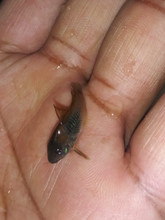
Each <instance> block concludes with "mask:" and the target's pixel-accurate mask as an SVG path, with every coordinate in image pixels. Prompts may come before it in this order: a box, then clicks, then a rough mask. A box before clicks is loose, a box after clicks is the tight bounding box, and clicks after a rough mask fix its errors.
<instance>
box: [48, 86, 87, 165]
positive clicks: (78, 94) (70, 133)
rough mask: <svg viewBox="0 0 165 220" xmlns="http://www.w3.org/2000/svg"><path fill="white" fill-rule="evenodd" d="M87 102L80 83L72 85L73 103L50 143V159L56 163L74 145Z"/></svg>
mask: <svg viewBox="0 0 165 220" xmlns="http://www.w3.org/2000/svg"><path fill="white" fill-rule="evenodd" d="M84 107H85V102H84V97H83V94H82V89H81V86H80V85H79V84H73V85H72V103H71V105H70V107H69V109H68V110H67V111H66V112H65V113H64V114H63V117H62V119H60V122H59V124H58V126H57V127H56V129H55V131H54V132H53V134H52V136H51V137H50V140H49V143H48V160H49V162H50V163H56V162H58V161H59V160H61V159H62V158H64V157H65V155H66V154H67V153H68V152H69V151H70V149H72V148H73V147H74V144H75V142H76V140H77V138H78V135H79V133H80V130H81V126H82V118H83V112H84Z"/></svg>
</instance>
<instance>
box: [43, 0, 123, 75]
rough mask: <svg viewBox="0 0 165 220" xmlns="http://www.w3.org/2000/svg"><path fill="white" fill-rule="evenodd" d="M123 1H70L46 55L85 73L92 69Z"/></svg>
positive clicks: (54, 29)
mask: <svg viewBox="0 0 165 220" xmlns="http://www.w3.org/2000/svg"><path fill="white" fill-rule="evenodd" d="M123 3H124V0H122V1H119V0H117V1H115V2H114V1H112V0H111V1H109V0H105V1H100V0H94V1H87V0H85V1H77V0H70V1H68V2H67V4H66V6H65V7H64V9H63V11H62V12H61V13H60V16H59V18H58V20H57V22H56V24H55V26H54V28H53V31H52V34H51V36H50V38H49V41H48V43H47V44H46V46H45V48H44V50H43V53H44V54H45V55H46V56H47V57H48V58H49V60H51V61H53V62H55V63H56V64H57V65H59V68H60V64H61V66H63V67H64V66H65V67H67V68H68V69H69V71H76V72H81V73H82V74H83V73H84V74H85V73H86V72H87V75H88V76H89V72H90V71H91V69H92V66H93V63H94V60H95V57H96V55H97V51H98V49H99V47H100V45H101V42H102V40H103V38H104V36H105V34H106V31H107V29H108V28H109V25H110V24H111V22H112V20H113V18H114V17H115V15H116V14H117V12H118V11H119V9H120V7H121V6H122V4H123Z"/></svg>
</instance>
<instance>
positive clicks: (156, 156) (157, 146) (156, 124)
mask: <svg viewBox="0 0 165 220" xmlns="http://www.w3.org/2000/svg"><path fill="white" fill-rule="evenodd" d="M164 113H165V95H163V96H162V97H161V98H160V100H159V101H158V103H157V104H156V105H155V106H154V107H153V109H152V110H151V111H150V112H149V113H148V114H147V116H146V117H145V118H144V120H143V121H142V123H141V124H140V125H139V127H138V128H137V130H136V131H135V133H134V135H133V138H132V140H131V143H130V146H131V150H130V151H131V152H130V160H131V164H130V167H131V170H132V172H133V173H134V175H135V176H136V177H137V178H138V180H139V183H140V185H141V187H142V188H143V190H145V192H146V195H147V196H148V197H149V198H150V199H151V201H152V202H153V203H154V204H155V207H160V210H159V211H160V213H161V214H162V216H165V212H164V210H165V209H164V208H165V205H164V200H165V169H164V168H165V157H164V155H165V138H164V134H165V114H164Z"/></svg>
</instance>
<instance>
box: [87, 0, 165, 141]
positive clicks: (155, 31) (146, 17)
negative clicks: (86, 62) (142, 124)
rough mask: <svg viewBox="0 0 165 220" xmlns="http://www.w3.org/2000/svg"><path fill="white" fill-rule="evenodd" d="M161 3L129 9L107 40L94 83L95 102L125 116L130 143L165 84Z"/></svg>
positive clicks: (138, 3)
mask: <svg viewBox="0 0 165 220" xmlns="http://www.w3.org/2000/svg"><path fill="white" fill-rule="evenodd" d="M161 3H162V1H157V2H156V3H155V4H154V3H152V1H150V3H149V2H148V1H133V2H129V3H127V4H126V5H125V7H124V9H123V10H122V11H121V14H120V15H119V16H118V17H117V19H116V20H115V22H114V25H113V26H112V28H111V29H110V31H109V33H108V35H107V37H106V40H105V42H104V44H103V47H102V50H101V52H100V53H99V57H98V62H97V65H96V66H95V69H94V74H93V77H92V80H91V83H90V87H89V91H91V94H90V96H91V99H96V100H97V103H100V105H102V106H104V109H108V111H109V112H110V113H108V114H111V113H113V114H121V119H122V121H123V122H124V123H125V125H124V126H125V130H126V131H125V133H126V134H125V136H126V142H128V140H129V138H130V135H131V133H132V131H133V130H134V128H135V127H136V125H137V123H138V122H139V121H140V119H141V118H142V117H143V115H144V113H145V112H146V110H147V109H148V107H149V106H150V105H151V103H152V102H153V100H154V98H155V96H156V95H157V93H158V92H159V90H160V88H161V87H162V86H163V84H164V82H165V74H164V69H165V62H164V61H165V53H164V51H165V38H164V36H165V19H164V9H163V8H161V7H163V3H162V5H161ZM115 112H116V113H115Z"/></svg>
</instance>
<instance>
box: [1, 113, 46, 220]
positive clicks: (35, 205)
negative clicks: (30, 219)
mask: <svg viewBox="0 0 165 220" xmlns="http://www.w3.org/2000/svg"><path fill="white" fill-rule="evenodd" d="M0 117H1V120H2V123H3V125H4V128H5V130H6V134H7V136H8V140H9V141H10V143H12V138H11V136H10V134H9V132H8V130H7V129H6V126H5V123H4V120H3V117H2V115H1V114H0ZM11 146H13V145H12V144H11ZM11 149H12V153H13V154H14V158H15V162H16V164H17V167H18V169H19V172H20V175H21V176H22V179H23V182H24V185H25V188H26V189H27V192H28V194H29V197H30V199H31V201H32V203H33V205H34V207H35V208H36V211H37V213H38V215H39V217H40V218H41V220H44V218H43V216H42V213H41V211H40V209H39V207H38V206H37V203H36V201H35V200H34V198H33V196H32V193H31V191H30V189H29V187H28V185H27V183H26V180H25V177H24V176H23V172H22V169H21V166H20V164H19V161H18V158H17V155H16V152H15V148H14V146H13V147H11Z"/></svg>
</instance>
